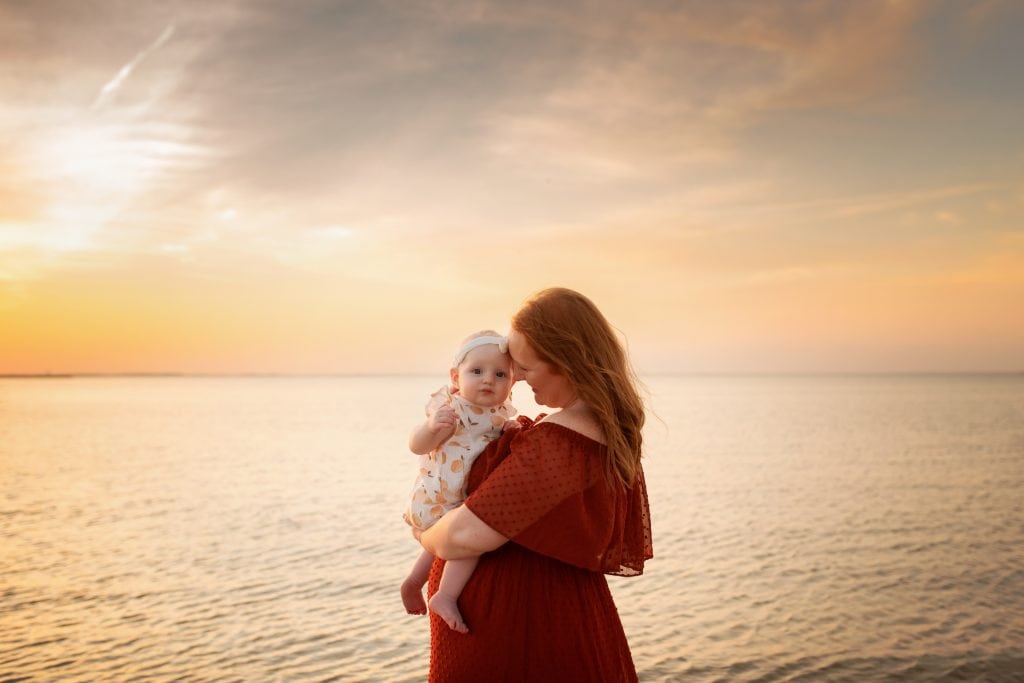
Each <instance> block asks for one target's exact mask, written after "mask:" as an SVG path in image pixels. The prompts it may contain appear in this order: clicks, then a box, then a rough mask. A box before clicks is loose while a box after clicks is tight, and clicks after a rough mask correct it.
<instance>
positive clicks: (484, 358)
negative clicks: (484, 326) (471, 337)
mask: <svg viewBox="0 0 1024 683" xmlns="http://www.w3.org/2000/svg"><path fill="white" fill-rule="evenodd" d="M452 385H453V386H454V387H455V388H456V389H458V390H459V394H460V395H461V396H462V397H463V398H464V399H466V400H467V401H469V402H470V403H474V404H476V405H478V406H481V407H483V408H495V407H497V406H500V405H501V404H502V403H504V402H505V401H506V400H508V395H509V393H510V392H511V391H512V357H511V356H509V355H508V354H507V353H502V352H501V351H499V350H498V346H497V345H496V344H484V345H483V346H478V347H476V348H475V349H473V350H472V351H470V352H469V353H468V354H466V357H465V358H464V359H463V361H462V363H460V364H459V367H458V368H452Z"/></svg>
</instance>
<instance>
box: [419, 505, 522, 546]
mask: <svg viewBox="0 0 1024 683" xmlns="http://www.w3.org/2000/svg"><path fill="white" fill-rule="evenodd" d="M419 540H420V543H421V544H422V545H423V547H424V548H425V549H426V550H427V551H428V552H430V553H432V554H434V555H435V556H437V557H440V558H441V559H442V560H461V559H462V558H464V557H476V556H478V555H483V554H484V553H486V552H488V551H491V550H494V549H496V548H500V547H501V546H503V545H504V544H505V543H507V542H508V539H507V538H505V537H504V536H502V535H501V534H500V533H498V532H497V531H495V530H494V529H492V528H491V527H489V526H487V524H486V523H484V521H483V520H482V519H480V518H479V517H477V516H476V515H475V514H473V511H472V510H470V509H469V508H468V507H466V506H465V505H460V506H459V507H457V508H455V509H454V510H451V511H449V512H447V513H445V515H444V517H442V518H441V519H439V520H438V521H437V523H436V524H434V525H433V526H432V527H430V528H429V529H427V530H426V531H424V532H423V533H422V534H420V536H419Z"/></svg>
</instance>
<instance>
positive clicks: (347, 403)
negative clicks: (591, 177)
mask: <svg viewBox="0 0 1024 683" xmlns="http://www.w3.org/2000/svg"><path fill="white" fill-rule="evenodd" d="M435 384H437V385H439V384H440V382H439V381H437V380H436V378H432V377H401V378H319V379H269V378H268V379H255V378H75V379H36V380H0V548H2V551H0V680H4V681H13V680H33V681H35V680H38V681H51V680H60V681H97V680H104V681H120V680H124V681H128V680H130V681H145V680H152V681H169V680H182V681H213V680H217V681H222V680H227V681H230V680H239V681H251V680H287V681H307V680H312V681H319V680H339V681H419V680H423V679H424V678H425V676H426V669H427V658H428V656H427V651H428V642H429V636H428V631H427V623H426V621H425V620H424V619H423V618H418V617H410V616H407V615H405V614H404V613H403V611H402V607H401V603H400V601H399V597H398V590H397V589H398V585H399V582H400V581H401V579H402V577H403V576H404V573H405V572H406V570H407V569H408V567H409V566H410V563H411V562H412V561H413V559H414V557H415V555H416V547H415V546H414V545H413V542H412V540H411V538H410V537H409V534H408V532H407V530H406V528H405V526H404V525H403V523H402V522H401V519H400V512H401V510H402V507H403V504H404V499H405V495H406V494H407V493H408V490H409V487H410V486H411V481H412V477H413V470H414V458H413V456H411V455H408V454H407V453H406V452H405V450H404V449H405V441H406V437H407V435H408V432H409V430H410V429H411V428H412V426H413V423H414V422H415V421H416V420H417V419H418V417H419V415H421V414H422V412H421V411H422V406H423V403H424V402H425V400H426V396H427V394H428V393H429V392H430V391H432V390H433V389H435V388H436V387H435V386H434V385H435ZM648 385H649V388H650V390H651V393H652V396H651V404H652V406H653V408H654V410H655V411H656V412H657V415H658V417H659V418H660V421H659V419H653V420H652V421H651V423H650V428H649V430H648V435H647V437H648V443H649V448H648V455H647V459H646V464H645V467H646V471H647V477H648V483H649V486H650V495H651V507H652V515H653V522H654V547H655V555H656V557H655V559H654V560H652V561H651V562H650V563H649V564H648V568H647V571H646V573H645V575H644V576H642V577H639V578H634V579H617V578H613V579H611V585H612V590H613V592H614V593H615V596H616V601H617V603H618V606H619V610H620V613H621V615H622V619H623V623H624V625H625V628H626V634H627V636H628V638H629V641H630V644H631V647H632V650H633V655H634V659H635V661H636V664H637V668H638V670H639V672H640V678H641V680H642V681H718V680H722V681H754V680H758V681H775V680H813V681H817V680H837V681H843V680H849V681H862V680H985V681H990V680H991V681H1004V680H1005V681H1022V680H1024V515H1022V505H1024V504H1022V500H1024V377H1022V376H1019V375H1018V376H921V377H892V376H888V377H799V378H784V377H714V378H713V377H655V378H650V379H649V380H648ZM524 389H525V388H524ZM524 389H517V391H516V396H515V400H516V402H517V404H518V405H519V406H520V407H521V409H522V410H523V412H525V413H527V414H530V413H532V412H534V410H535V408H533V407H531V405H530V404H526V403H524V401H523V399H522V396H523V395H525V394H527V393H528V392H527V391H525V390H524Z"/></svg>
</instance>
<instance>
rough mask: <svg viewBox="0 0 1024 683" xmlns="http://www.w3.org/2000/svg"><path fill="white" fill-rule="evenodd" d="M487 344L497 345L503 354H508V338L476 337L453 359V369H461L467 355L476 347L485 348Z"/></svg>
mask: <svg viewBox="0 0 1024 683" xmlns="http://www.w3.org/2000/svg"><path fill="white" fill-rule="evenodd" d="M486 344H497V345H498V350H499V351H501V352H502V353H508V337H492V336H489V337H474V338H473V339H470V340H469V341H468V342H466V343H465V344H463V345H462V348H461V349H459V352H458V353H456V354H455V358H453V359H452V367H453V368H457V367H459V365H461V364H462V361H464V360H466V354H468V353H469V352H470V351H472V350H473V349H475V348H476V347H478V346H484V345H486Z"/></svg>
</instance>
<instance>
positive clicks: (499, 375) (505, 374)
mask: <svg viewBox="0 0 1024 683" xmlns="http://www.w3.org/2000/svg"><path fill="white" fill-rule="evenodd" d="M507 375H508V373H507V372H505V371H504V370H498V377H505V376H507Z"/></svg>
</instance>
